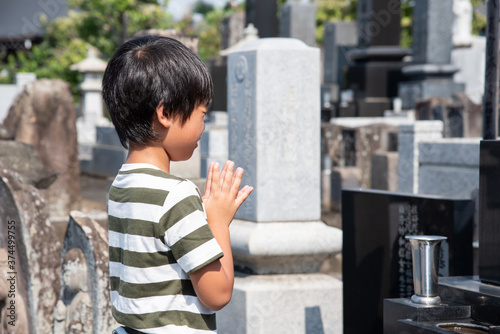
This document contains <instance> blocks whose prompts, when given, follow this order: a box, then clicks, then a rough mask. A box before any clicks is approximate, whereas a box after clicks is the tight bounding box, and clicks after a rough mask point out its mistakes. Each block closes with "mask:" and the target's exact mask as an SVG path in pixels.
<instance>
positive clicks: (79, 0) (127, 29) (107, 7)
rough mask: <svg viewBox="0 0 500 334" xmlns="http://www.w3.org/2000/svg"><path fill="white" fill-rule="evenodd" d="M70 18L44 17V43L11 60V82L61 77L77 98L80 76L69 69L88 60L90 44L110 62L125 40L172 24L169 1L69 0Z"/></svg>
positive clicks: (9, 61)
mask: <svg viewBox="0 0 500 334" xmlns="http://www.w3.org/2000/svg"><path fill="white" fill-rule="evenodd" d="M68 5H69V6H70V8H71V9H70V10H69V13H68V17H61V18H57V19H56V20H53V21H50V22H49V21H47V19H46V18H45V17H42V18H41V23H42V25H43V27H44V40H43V42H42V43H41V44H38V45H35V46H33V48H32V49H31V50H30V51H29V52H25V53H19V54H18V56H17V58H14V57H13V56H11V57H9V59H8V63H7V64H6V66H5V67H6V69H7V70H8V72H9V77H10V80H12V79H13V76H14V74H15V73H16V72H34V73H36V75H37V77H38V78H61V79H63V80H65V81H68V82H69V83H70V84H71V89H72V92H73V94H74V95H75V97H78V88H77V87H78V83H79V82H80V81H81V79H82V78H81V74H80V73H78V72H75V71H71V70H70V68H69V67H70V66H71V65H72V64H75V63H77V62H79V61H81V60H82V59H84V58H85V57H86V54H87V47H88V46H89V45H91V46H93V47H96V48H97V49H98V50H99V51H100V52H101V53H102V57H103V58H105V59H107V58H110V57H111V55H112V54H113V53H114V52H115V50H116V48H117V47H118V46H119V45H120V44H121V43H123V42H124V41H125V40H126V39H128V38H130V37H131V36H132V35H133V34H135V33H136V32H138V31H139V30H142V29H150V28H160V29H164V28H168V27H171V26H172V25H173V23H172V20H171V18H170V15H169V14H168V13H167V12H166V11H165V6H166V0H164V1H163V3H159V2H158V1H157V0H69V1H68Z"/></svg>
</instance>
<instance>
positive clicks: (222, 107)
mask: <svg viewBox="0 0 500 334" xmlns="http://www.w3.org/2000/svg"><path fill="white" fill-rule="evenodd" d="M221 37H222V38H223V36H221ZM258 38H259V35H258V31H257V29H255V27H254V25H253V24H249V25H248V26H247V27H246V28H245V29H243V38H242V39H241V40H239V41H238V42H236V43H235V44H233V45H231V46H229V47H227V48H225V49H223V50H221V51H220V52H219V55H218V56H217V57H214V58H212V59H209V61H208V67H209V69H210V75H211V76H212V80H213V82H214V96H213V101H212V106H211V110H215V111H227V55H228V53H230V52H232V51H235V50H237V49H239V48H240V47H242V46H243V45H245V44H246V43H248V42H250V41H253V40H256V39H258Z"/></svg>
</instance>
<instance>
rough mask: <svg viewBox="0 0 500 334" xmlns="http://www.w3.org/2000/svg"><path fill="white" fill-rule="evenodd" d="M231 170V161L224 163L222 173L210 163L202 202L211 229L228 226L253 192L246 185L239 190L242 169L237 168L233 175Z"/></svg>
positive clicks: (232, 164)
mask: <svg viewBox="0 0 500 334" xmlns="http://www.w3.org/2000/svg"><path fill="white" fill-rule="evenodd" d="M233 170H234V163H233V162H232V161H226V163H225V164H224V168H223V169H222V173H220V170H219V164H218V163H216V162H215V163H214V162H212V163H211V164H210V167H209V169H208V176H207V185H206V190H205V194H204V195H203V197H202V200H203V203H204V204H205V210H206V213H207V221H208V223H209V225H210V226H211V227H212V225H218V224H223V225H224V226H229V224H230V223H231V221H232V220H233V218H234V215H235V214H236V211H237V210H238V208H239V207H240V205H241V204H242V203H243V202H244V201H245V200H246V199H247V197H248V195H250V193H251V192H252V190H253V187H250V186H247V185H246V186H244V187H243V188H241V190H239V188H240V185H241V179H242V177H243V169H242V168H237V169H236V171H235V172H234V173H233ZM214 227H215V226H214Z"/></svg>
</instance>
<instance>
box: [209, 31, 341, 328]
mask: <svg viewBox="0 0 500 334" xmlns="http://www.w3.org/2000/svg"><path fill="white" fill-rule="evenodd" d="M319 78H320V76H319V50H318V49H316V48H311V47H308V46H306V45H305V44H304V43H303V42H301V41H298V40H296V39H291V38H268V39H260V40H257V41H254V42H251V43H248V44H247V45H246V46H244V47H243V48H242V49H240V50H239V51H237V52H234V53H231V54H230V55H229V57H228V96H229V99H228V113H229V114H228V116H229V159H231V160H233V161H235V163H236V165H237V166H241V167H243V168H244V169H245V176H244V180H243V182H244V184H250V185H252V186H254V188H255V190H254V192H253V193H252V195H251V196H250V197H249V199H248V200H247V201H246V202H245V203H244V204H243V205H242V207H241V208H240V210H239V212H238V213H237V216H236V219H235V220H234V221H233V223H232V224H231V243H232V249H233V256H234V259H235V266H236V268H237V269H239V270H241V271H243V272H246V273H251V275H248V276H244V277H238V278H237V279H236V280H235V291H234V295H233V296H234V297H233V300H232V301H231V303H230V304H229V305H228V306H226V308H225V309H224V310H223V311H222V312H220V313H219V314H218V326H219V332H220V333H292V332H293V333H305V332H306V331H307V330H308V328H314V327H315V326H316V328H318V326H321V327H322V328H323V329H324V332H325V333H339V332H341V330H342V302H341V300H342V296H341V295H342V291H341V283H340V282H339V281H338V280H337V279H335V278H333V277H331V276H328V275H322V274H318V273H317V272H318V271H319V269H320V266H321V264H322V262H323V261H324V260H325V259H326V258H328V256H329V255H331V254H333V253H335V252H339V251H340V249H341V235H342V232H341V231H340V230H339V229H336V228H333V227H328V226H326V225H325V224H324V223H323V222H321V221H319V218H320V206H321V203H320V117H319V99H318V96H319V88H320V82H319ZM263 274H266V275H265V276H264V275H263ZM311 326H312V327H311Z"/></svg>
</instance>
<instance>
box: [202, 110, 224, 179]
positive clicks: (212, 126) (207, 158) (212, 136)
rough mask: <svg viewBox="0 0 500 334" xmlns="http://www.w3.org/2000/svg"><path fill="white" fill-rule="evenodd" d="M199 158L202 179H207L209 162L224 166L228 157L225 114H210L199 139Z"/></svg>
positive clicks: (221, 112)
mask: <svg viewBox="0 0 500 334" xmlns="http://www.w3.org/2000/svg"><path fill="white" fill-rule="evenodd" d="M200 156H201V172H200V176H201V177H202V178H206V177H207V175H208V168H209V167H210V163H211V162H213V161H216V162H218V163H219V164H220V165H221V166H224V163H225V162H226V160H227V156H228V130H227V112H224V111H211V112H210V114H209V119H208V121H207V122H205V131H203V134H202V135H201V139H200Z"/></svg>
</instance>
